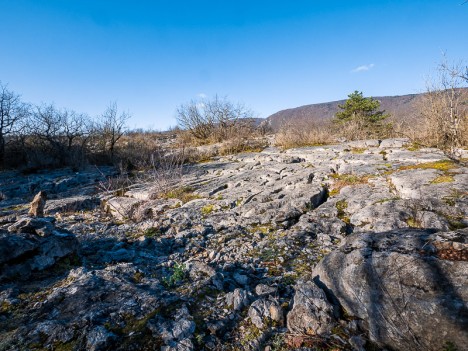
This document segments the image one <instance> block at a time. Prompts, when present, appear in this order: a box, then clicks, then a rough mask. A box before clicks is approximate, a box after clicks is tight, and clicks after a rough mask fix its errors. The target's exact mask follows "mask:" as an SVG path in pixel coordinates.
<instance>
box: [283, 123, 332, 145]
mask: <svg viewBox="0 0 468 351" xmlns="http://www.w3.org/2000/svg"><path fill="white" fill-rule="evenodd" d="M335 137H336V136H335V135H334V134H333V125H332V123H330V122H327V121H318V122H312V121H308V120H306V119H301V120H294V121H291V122H288V123H284V124H283V125H282V126H281V127H280V130H279V132H278V133H277V134H276V138H275V140H276V144H277V145H278V146H281V147H283V148H292V147H303V146H314V145H324V144H330V143H333V142H334V141H336V139H335Z"/></svg>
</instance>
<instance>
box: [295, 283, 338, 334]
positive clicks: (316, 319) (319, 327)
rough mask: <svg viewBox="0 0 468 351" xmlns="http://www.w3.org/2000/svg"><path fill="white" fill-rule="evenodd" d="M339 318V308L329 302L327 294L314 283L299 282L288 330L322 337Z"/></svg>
mask: <svg viewBox="0 0 468 351" xmlns="http://www.w3.org/2000/svg"><path fill="white" fill-rule="evenodd" d="M338 317H339V312H338V306H336V305H333V304H332V303H330V301H328V298H327V296H326V295H325V292H324V291H323V290H322V289H321V288H319V287H318V286H317V285H316V284H315V283H314V282H311V281H308V282H299V283H298V284H297V285H296V293H295V295H294V300H293V308H292V310H291V311H290V312H289V313H288V319H287V321H288V329H289V331H291V332H292V333H297V334H306V335H320V334H326V333H329V332H330V331H331V330H332V328H333V327H334V326H335V325H336V321H337V319H338Z"/></svg>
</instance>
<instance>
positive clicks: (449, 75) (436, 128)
mask: <svg viewBox="0 0 468 351" xmlns="http://www.w3.org/2000/svg"><path fill="white" fill-rule="evenodd" d="M467 83H468V72H467V68H466V67H464V66H463V65H461V64H448V63H446V62H443V63H441V64H440V65H439V66H438V68H437V75H436V76H435V77H434V78H431V79H429V81H428V83H427V88H426V91H425V92H424V94H423V99H422V101H421V102H420V104H419V106H418V108H417V110H416V111H414V112H413V114H412V115H410V116H407V118H406V119H404V120H396V119H394V118H393V116H392V115H390V114H388V113H386V112H385V111H380V110H379V108H380V103H379V101H377V100H374V99H372V98H365V97H364V96H363V94H362V93H361V92H358V91H355V92H354V93H352V94H350V95H349V96H348V100H347V101H346V103H345V104H344V105H340V106H339V107H340V109H341V111H340V112H339V113H337V114H336V117H335V119H334V120H332V121H317V122H313V121H312V122H311V121H310V120H307V119H303V120H299V121H297V120H294V122H285V123H284V125H283V126H282V127H281V128H280V130H279V132H278V134H277V136H276V140H277V143H278V144H279V145H281V146H283V147H285V148H290V147H300V146H310V145H323V144H328V143H333V142H336V141H337V140H340V139H343V140H360V139H374V138H377V139H381V138H391V137H407V138H410V139H411V140H412V141H413V143H415V145H419V146H420V147H438V148H440V149H442V150H444V151H446V152H447V153H448V154H450V155H451V156H454V157H456V156H457V149H458V148H466V147H468V91H467V90H466V89H462V88H463V87H466V86H467Z"/></svg>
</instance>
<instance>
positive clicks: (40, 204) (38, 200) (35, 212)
mask: <svg viewBox="0 0 468 351" xmlns="http://www.w3.org/2000/svg"><path fill="white" fill-rule="evenodd" d="M46 199H47V194H46V192H45V191H39V192H38V193H37V194H36V196H34V199H33V200H32V202H31V205H30V208H29V213H28V214H29V215H30V216H34V217H44V207H45V204H46Z"/></svg>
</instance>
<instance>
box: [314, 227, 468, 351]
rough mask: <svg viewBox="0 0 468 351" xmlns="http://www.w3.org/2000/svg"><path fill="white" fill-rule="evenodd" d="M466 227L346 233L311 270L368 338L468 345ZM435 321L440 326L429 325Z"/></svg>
mask: <svg viewBox="0 0 468 351" xmlns="http://www.w3.org/2000/svg"><path fill="white" fill-rule="evenodd" d="M467 249H468V229H463V230H459V231H456V232H448V233H433V232H431V231H427V230H403V229H400V230H395V231H389V232H384V233H362V234H354V235H351V236H349V237H348V238H347V239H346V240H345V242H344V243H343V245H342V246H341V247H340V248H339V249H338V250H336V251H334V252H332V253H331V254H329V255H328V256H326V257H325V258H324V259H323V260H322V261H321V262H320V263H319V264H318V265H317V267H316V268H315V269H314V270H313V274H314V276H315V277H316V278H315V279H316V280H317V281H319V282H321V283H323V284H324V285H325V286H326V288H328V289H329V290H330V293H331V294H333V295H334V296H335V297H336V298H337V299H338V301H339V302H340V304H341V305H342V307H343V308H344V310H345V311H346V312H347V313H348V314H349V315H351V316H354V317H357V318H360V319H362V320H364V321H365V322H366V324H367V329H368V332H369V337H370V339H371V340H372V341H374V342H376V343H378V344H379V345H381V346H383V347H389V348H391V349H395V350H409V349H425V350H440V349H442V348H443V347H444V344H445V343H446V342H451V343H453V344H454V345H456V346H457V347H458V348H459V349H463V348H464V347H465V345H468V313H467V308H466V302H467V301H468V290H467V289H466V282H467V277H468V260H467V255H466V254H465V252H466V250H467ZM434 326H437V327H434Z"/></svg>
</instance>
